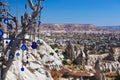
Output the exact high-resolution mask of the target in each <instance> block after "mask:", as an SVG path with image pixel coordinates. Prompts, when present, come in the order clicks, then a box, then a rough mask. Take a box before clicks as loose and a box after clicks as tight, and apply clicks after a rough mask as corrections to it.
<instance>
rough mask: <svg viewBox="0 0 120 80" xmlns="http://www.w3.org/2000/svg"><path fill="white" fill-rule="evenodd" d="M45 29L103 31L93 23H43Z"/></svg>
mask: <svg viewBox="0 0 120 80" xmlns="http://www.w3.org/2000/svg"><path fill="white" fill-rule="evenodd" d="M42 29H43V30H49V31H74V32H75V31H101V30H102V31H103V30H104V29H101V28H99V27H96V26H95V25H93V24H43V25H42Z"/></svg>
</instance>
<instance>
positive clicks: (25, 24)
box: [0, 0, 42, 80]
mask: <svg viewBox="0 0 120 80" xmlns="http://www.w3.org/2000/svg"><path fill="white" fill-rule="evenodd" d="M41 1H42V0H38V4H37V5H33V3H32V1H31V0H28V2H29V5H30V8H31V9H32V10H33V12H32V14H31V18H30V21H29V22H23V19H22V18H21V22H22V23H21V24H22V25H21V26H22V30H21V32H20V33H18V32H17V33H18V34H14V35H13V37H14V38H15V40H11V41H10V43H9V44H8V46H7V48H6V49H5V51H4V55H6V54H7V53H12V54H13V55H14V54H15V52H16V49H17V48H16V45H20V43H21V40H20V39H24V36H25V34H26V33H27V31H28V30H30V28H31V25H33V21H35V18H36V17H37V16H38V14H39V12H41V10H42V7H41ZM0 5H2V6H4V5H6V4H3V3H2V2H0ZM7 14H8V15H9V16H10V17H11V18H10V19H11V20H12V21H13V22H14V23H15V24H16V27H18V21H17V19H16V17H14V16H13V15H11V14H10V13H7ZM24 17H25V16H24ZM2 18H4V17H2ZM7 25H9V24H7ZM12 43H13V44H12ZM9 47H11V49H10V51H9V52H8V49H9ZM12 62H13V59H8V60H4V61H3V62H2V65H6V67H7V68H5V69H2V70H1V73H2V74H1V80H5V77H6V76H5V74H6V72H7V70H8V69H9V67H10V66H11V64H12Z"/></svg>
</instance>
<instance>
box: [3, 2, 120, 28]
mask: <svg viewBox="0 0 120 80" xmlns="http://www.w3.org/2000/svg"><path fill="white" fill-rule="evenodd" d="M4 1H5V0H4ZM6 1H7V0H6ZM36 1H37V0H36ZM8 2H9V3H10V6H11V7H10V11H11V12H12V13H13V14H14V15H16V14H17V13H18V16H20V15H23V13H24V12H25V8H24V5H25V4H27V7H28V9H27V11H28V13H29V14H30V13H31V12H32V11H31V10H30V8H29V5H28V3H27V0H8ZM33 2H35V0H33ZM42 5H43V7H44V8H43V11H42V17H41V21H42V23H58V24H94V25H97V26H111V25H112V26H113V25H120V0H45V1H44V2H43V3H42ZM16 6H18V9H16Z"/></svg>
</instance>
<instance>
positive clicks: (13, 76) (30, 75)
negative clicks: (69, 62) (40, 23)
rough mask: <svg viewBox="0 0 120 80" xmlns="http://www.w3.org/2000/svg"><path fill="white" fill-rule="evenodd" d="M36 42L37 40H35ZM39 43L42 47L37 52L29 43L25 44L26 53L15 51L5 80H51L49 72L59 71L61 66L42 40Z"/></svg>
mask: <svg viewBox="0 0 120 80" xmlns="http://www.w3.org/2000/svg"><path fill="white" fill-rule="evenodd" d="M36 40H38V39H37V38H35V41H36ZM40 43H42V45H39V46H38V48H37V50H36V49H32V48H31V46H30V45H31V42H27V47H28V50H27V51H22V50H21V49H18V50H17V51H16V53H15V55H14V61H13V62H12V65H11V66H10V68H9V69H6V71H7V72H6V74H4V77H5V80H31V79H32V80H53V78H52V77H51V74H50V70H52V69H56V70H59V69H60V68H61V66H62V63H61V60H60V59H59V57H58V56H57V54H56V53H55V52H54V50H53V49H52V48H51V47H50V46H49V45H47V44H46V43H45V42H44V41H43V40H40ZM50 53H53V55H51V54H50ZM6 68H7V67H6Z"/></svg>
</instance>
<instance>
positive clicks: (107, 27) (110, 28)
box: [98, 26, 120, 30]
mask: <svg viewBox="0 0 120 80" xmlns="http://www.w3.org/2000/svg"><path fill="white" fill-rule="evenodd" d="M98 27H99V28H103V29H107V30H120V26H98Z"/></svg>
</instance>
